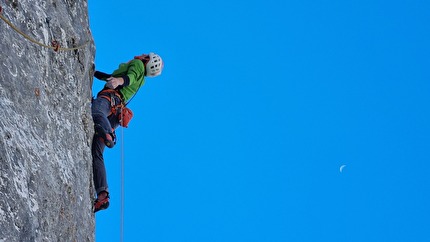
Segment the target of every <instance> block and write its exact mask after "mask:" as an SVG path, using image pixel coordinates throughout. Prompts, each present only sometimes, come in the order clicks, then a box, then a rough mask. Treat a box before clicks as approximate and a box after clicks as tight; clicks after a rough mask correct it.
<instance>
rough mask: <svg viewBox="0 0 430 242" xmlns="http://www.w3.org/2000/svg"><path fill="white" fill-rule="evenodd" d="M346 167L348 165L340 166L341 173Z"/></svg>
mask: <svg viewBox="0 0 430 242" xmlns="http://www.w3.org/2000/svg"><path fill="white" fill-rule="evenodd" d="M345 166H346V165H341V166H340V168H339V171H340V173H342V171H343V168H345Z"/></svg>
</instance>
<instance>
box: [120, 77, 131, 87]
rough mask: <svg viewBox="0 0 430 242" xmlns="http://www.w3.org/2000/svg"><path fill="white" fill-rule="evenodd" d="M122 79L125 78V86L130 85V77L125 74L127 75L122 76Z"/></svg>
mask: <svg viewBox="0 0 430 242" xmlns="http://www.w3.org/2000/svg"><path fill="white" fill-rule="evenodd" d="M122 79H124V84H122V86H123V87H126V86H128V85H130V77H128V76H127V75H125V76H122Z"/></svg>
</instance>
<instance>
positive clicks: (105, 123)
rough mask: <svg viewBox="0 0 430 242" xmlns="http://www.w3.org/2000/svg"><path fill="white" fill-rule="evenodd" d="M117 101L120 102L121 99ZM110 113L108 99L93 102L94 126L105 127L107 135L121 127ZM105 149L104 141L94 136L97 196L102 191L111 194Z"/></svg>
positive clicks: (94, 167)
mask: <svg viewBox="0 0 430 242" xmlns="http://www.w3.org/2000/svg"><path fill="white" fill-rule="evenodd" d="M115 99H116V98H115ZM116 101H117V102H120V100H119V98H118V99H117V100H116ZM110 111H111V103H110V101H109V100H107V99H106V98H103V97H97V99H95V100H94V101H93V103H92V106H91V113H92V116H93V121H94V124H95V125H96V124H98V125H100V126H101V127H103V129H104V130H105V132H106V133H110V132H112V129H116V128H117V127H118V125H119V121H118V118H117V117H116V116H114V115H109V114H110ZM104 149H105V144H104V142H103V140H101V139H100V138H99V137H97V136H95V135H94V137H93V143H92V146H91V152H92V156H93V179H94V186H95V189H96V192H97V194H99V193H100V192H102V191H106V192H109V190H108V184H107V178H106V167H105V163H104V158H103V151H104Z"/></svg>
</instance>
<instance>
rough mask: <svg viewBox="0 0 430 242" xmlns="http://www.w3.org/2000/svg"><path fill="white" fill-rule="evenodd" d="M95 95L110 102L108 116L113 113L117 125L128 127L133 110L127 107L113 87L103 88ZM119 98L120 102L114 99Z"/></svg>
mask: <svg viewBox="0 0 430 242" xmlns="http://www.w3.org/2000/svg"><path fill="white" fill-rule="evenodd" d="M97 97H102V98H105V99H106V100H108V101H109V102H110V106H111V110H110V113H109V115H108V116H110V115H115V116H117V117H118V120H119V125H121V126H122V127H124V128H128V124H129V123H130V120H131V119H132V118H133V112H132V111H131V109H130V108H128V107H127V106H126V105H127V104H128V103H127V104H124V102H123V101H122V100H123V98H122V96H121V94H120V92H118V91H116V90H113V89H103V90H101V91H100V92H99V93H98V94H97ZM117 99H119V100H120V102H119V103H117V102H116V100H117Z"/></svg>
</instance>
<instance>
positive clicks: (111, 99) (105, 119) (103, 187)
mask: <svg viewBox="0 0 430 242" xmlns="http://www.w3.org/2000/svg"><path fill="white" fill-rule="evenodd" d="M163 64H164V63H163V61H162V59H161V57H160V56H159V55H157V54H155V53H149V54H143V55H140V56H135V57H134V59H133V60H131V61H129V62H127V63H122V64H120V65H119V67H118V69H117V70H115V71H114V72H113V73H112V74H106V73H103V72H100V71H95V72H94V76H95V77H96V78H97V79H99V80H103V81H106V82H107V83H106V85H105V86H104V88H103V89H102V90H101V91H100V92H99V93H98V94H97V98H96V99H94V100H93V102H92V107H91V112H92V116H93V121H94V131H95V133H94V138H93V143H92V147H91V151H92V156H93V179H94V186H95V190H96V193H97V199H96V200H95V202H94V212H97V211H99V210H102V209H106V208H108V207H109V191H108V185H107V179H106V169H105V164H104V159H103V151H104V147H105V146H107V147H109V148H113V147H114V145H115V129H116V128H117V127H118V125H121V126H124V127H127V125H126V124H125V123H126V122H127V123H128V121H129V120H126V121H125V120H122V119H126V118H125V117H124V115H123V114H122V113H124V106H125V105H126V104H127V103H128V102H129V101H130V100H131V98H132V97H133V96H134V95H135V94H136V93H137V91H138V90H139V88H140V87H141V86H142V85H143V84H144V82H145V79H144V77H145V76H148V77H155V76H158V75H160V74H161V71H162V70H163ZM121 110H123V111H122V112H121ZM129 119H130V117H129Z"/></svg>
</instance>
